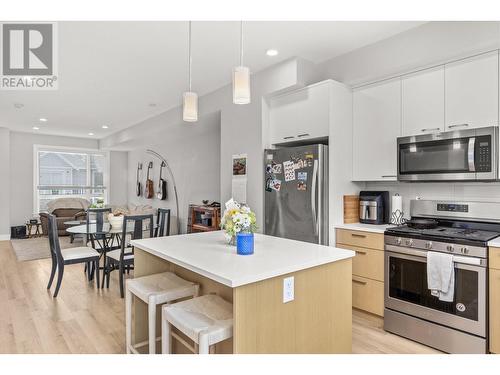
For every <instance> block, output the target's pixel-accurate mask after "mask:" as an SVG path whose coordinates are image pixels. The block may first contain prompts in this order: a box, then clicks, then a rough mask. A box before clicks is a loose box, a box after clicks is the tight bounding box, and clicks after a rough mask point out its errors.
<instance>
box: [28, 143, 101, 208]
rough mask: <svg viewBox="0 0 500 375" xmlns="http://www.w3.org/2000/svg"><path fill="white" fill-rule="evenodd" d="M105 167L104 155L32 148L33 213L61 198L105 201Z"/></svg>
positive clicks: (94, 201)
mask: <svg viewBox="0 0 500 375" xmlns="http://www.w3.org/2000/svg"><path fill="white" fill-rule="evenodd" d="M106 165H107V154H106V153H102V152H93V151H86V150H69V149H68V150H66V149H54V148H50V147H43V146H35V166H36V168H35V169H36V170H35V181H36V189H35V209H37V210H38V212H45V211H47V203H48V202H50V201H51V200H53V199H57V198H63V197H66V198H85V199H88V200H89V201H90V202H91V203H97V201H98V200H100V199H102V200H103V201H106V200H107V199H106V198H107V197H106V186H105V181H106V180H107V178H106V177H107V176H106V174H107V169H106Z"/></svg>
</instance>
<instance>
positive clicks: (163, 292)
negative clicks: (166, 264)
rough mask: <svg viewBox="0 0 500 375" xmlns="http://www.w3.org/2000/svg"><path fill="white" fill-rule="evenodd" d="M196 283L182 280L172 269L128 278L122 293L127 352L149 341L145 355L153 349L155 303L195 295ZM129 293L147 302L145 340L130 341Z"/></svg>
mask: <svg viewBox="0 0 500 375" xmlns="http://www.w3.org/2000/svg"><path fill="white" fill-rule="evenodd" d="M198 290H199V285H197V284H195V283H192V282H190V281H187V280H184V279H182V278H180V277H179V276H177V275H176V274H174V273H172V272H163V273H157V274H154V275H149V276H143V277H138V278H136V279H128V280H127V284H126V294H125V320H126V336H127V337H126V341H127V343H126V345H127V354H130V353H136V354H137V353H138V351H137V348H139V347H141V346H145V345H146V344H149V354H154V353H155V352H156V341H158V340H159V338H156V306H157V305H162V304H165V303H170V302H172V301H175V300H178V299H181V298H188V297H196V296H197V295H198ZM132 295H135V296H136V297H137V298H139V299H141V300H142V301H144V302H145V303H147V304H148V332H149V337H148V341H144V342H140V343H136V344H133V343H132Z"/></svg>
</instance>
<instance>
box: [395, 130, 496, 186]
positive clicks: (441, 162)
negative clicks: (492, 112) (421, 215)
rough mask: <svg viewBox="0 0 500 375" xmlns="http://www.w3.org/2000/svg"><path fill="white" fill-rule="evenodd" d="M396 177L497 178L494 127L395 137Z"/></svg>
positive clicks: (484, 179)
mask: <svg viewBox="0 0 500 375" xmlns="http://www.w3.org/2000/svg"><path fill="white" fill-rule="evenodd" d="M397 143H398V180H399V181H456V180H460V181H488V180H490V181H491V180H497V179H498V127H496V126H491V127H487V128H477V129H468V130H459V131H449V132H442V133H433V134H425V135H416V136H411V137H399V138H398V141H397Z"/></svg>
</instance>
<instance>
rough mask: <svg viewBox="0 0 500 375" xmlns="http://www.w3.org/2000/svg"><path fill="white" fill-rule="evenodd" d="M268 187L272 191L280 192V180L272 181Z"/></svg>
mask: <svg viewBox="0 0 500 375" xmlns="http://www.w3.org/2000/svg"><path fill="white" fill-rule="evenodd" d="M269 187H270V188H271V189H273V190H274V191H280V189H281V180H277V179H275V178H274V179H272V180H271V183H270V184H269Z"/></svg>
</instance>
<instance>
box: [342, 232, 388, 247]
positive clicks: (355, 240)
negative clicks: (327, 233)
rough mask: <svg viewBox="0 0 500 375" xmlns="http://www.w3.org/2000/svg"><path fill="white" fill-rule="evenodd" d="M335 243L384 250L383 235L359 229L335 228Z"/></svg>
mask: <svg viewBox="0 0 500 375" xmlns="http://www.w3.org/2000/svg"><path fill="white" fill-rule="evenodd" d="M337 243H338V244H342V245H351V246H359V247H365V248H369V249H378V250H384V235H383V234H381V233H370V232H363V231H360V230H349V229H337Z"/></svg>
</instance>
